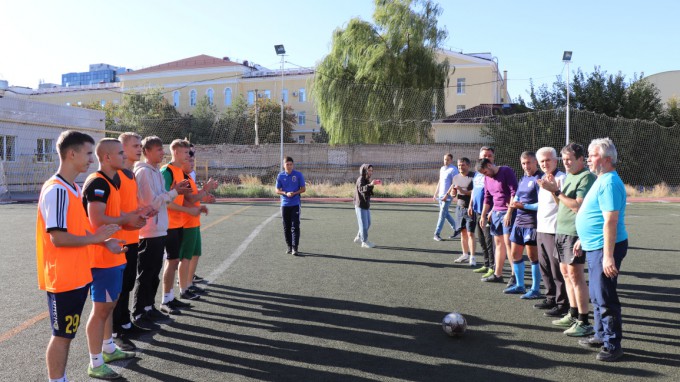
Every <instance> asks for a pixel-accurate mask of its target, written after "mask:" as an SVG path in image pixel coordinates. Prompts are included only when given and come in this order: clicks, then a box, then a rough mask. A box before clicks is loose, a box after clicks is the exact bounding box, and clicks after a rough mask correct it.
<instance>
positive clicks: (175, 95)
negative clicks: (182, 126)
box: [172, 90, 180, 107]
mask: <svg viewBox="0 0 680 382" xmlns="http://www.w3.org/2000/svg"><path fill="white" fill-rule="evenodd" d="M179 96H180V93H179V90H175V91H174V92H173V93H172V106H174V107H179Z"/></svg>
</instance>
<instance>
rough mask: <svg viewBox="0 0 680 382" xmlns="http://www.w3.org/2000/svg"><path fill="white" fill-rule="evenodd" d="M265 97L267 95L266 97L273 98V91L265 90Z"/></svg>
mask: <svg viewBox="0 0 680 382" xmlns="http://www.w3.org/2000/svg"><path fill="white" fill-rule="evenodd" d="M264 97H265V98H266V99H272V92H271V90H265V91H264Z"/></svg>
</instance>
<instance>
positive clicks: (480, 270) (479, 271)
mask: <svg viewBox="0 0 680 382" xmlns="http://www.w3.org/2000/svg"><path fill="white" fill-rule="evenodd" d="M488 271H489V268H488V267H481V268H477V269H475V270H474V271H472V272H474V273H486V272H488Z"/></svg>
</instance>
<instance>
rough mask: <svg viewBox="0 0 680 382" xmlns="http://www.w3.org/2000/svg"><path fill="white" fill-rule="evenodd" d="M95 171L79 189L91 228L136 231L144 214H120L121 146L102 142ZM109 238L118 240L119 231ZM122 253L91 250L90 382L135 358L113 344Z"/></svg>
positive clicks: (123, 261) (100, 248)
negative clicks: (117, 363)
mask: <svg viewBox="0 0 680 382" xmlns="http://www.w3.org/2000/svg"><path fill="white" fill-rule="evenodd" d="M96 153H97V159H99V171H97V172H95V173H92V174H90V176H88V177H87V180H85V185H84V186H83V189H84V192H83V206H84V207H85V211H86V212H87V216H88V218H89V220H90V224H91V225H92V228H94V229H96V228H98V227H100V226H103V225H108V224H116V225H119V226H121V227H122V228H123V230H136V229H139V228H141V227H143V226H144V224H146V219H145V212H144V211H142V210H136V211H133V212H129V213H122V212H121V207H120V200H121V198H120V182H121V181H120V177H119V176H118V170H122V169H123V168H124V167H125V152H124V151H123V145H122V144H121V143H120V141H118V140H117V139H113V138H104V139H102V140H101V141H99V143H98V144H97V147H96ZM113 237H116V238H121V237H123V236H122V233H121V232H120V231H119V232H117V233H116V234H114V236H113ZM124 252H125V251H121V252H120V253H115V252H112V251H110V250H109V249H108V248H106V247H103V246H97V247H95V248H94V250H93V254H92V256H91V260H90V265H91V268H92V286H91V287H90V297H91V298H92V312H91V313H90V318H89V319H88V321H87V328H86V331H87V346H88V350H89V352H90V365H89V366H88V370H87V372H88V375H89V376H90V377H92V378H99V379H114V378H119V377H120V375H119V374H118V373H117V372H115V371H114V370H113V369H111V368H110V367H108V366H107V365H106V363H109V362H113V361H118V360H123V359H129V358H133V357H135V355H136V354H135V353H134V352H126V351H122V350H120V349H118V348H117V347H116V345H115V344H114V342H113V335H112V333H113V309H114V308H115V306H116V302H117V301H118V297H119V296H120V293H121V290H122V284H123V272H124V270H125V266H126V263H127V259H126V258H125V253H124Z"/></svg>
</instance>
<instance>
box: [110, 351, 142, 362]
mask: <svg viewBox="0 0 680 382" xmlns="http://www.w3.org/2000/svg"><path fill="white" fill-rule="evenodd" d="M136 356H137V353H135V352H133V351H122V350H120V349H118V348H116V350H115V351H114V352H113V353H107V352H102V357H103V358H104V362H105V363H109V362H115V361H122V360H124V359H131V358H135V357H136Z"/></svg>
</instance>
